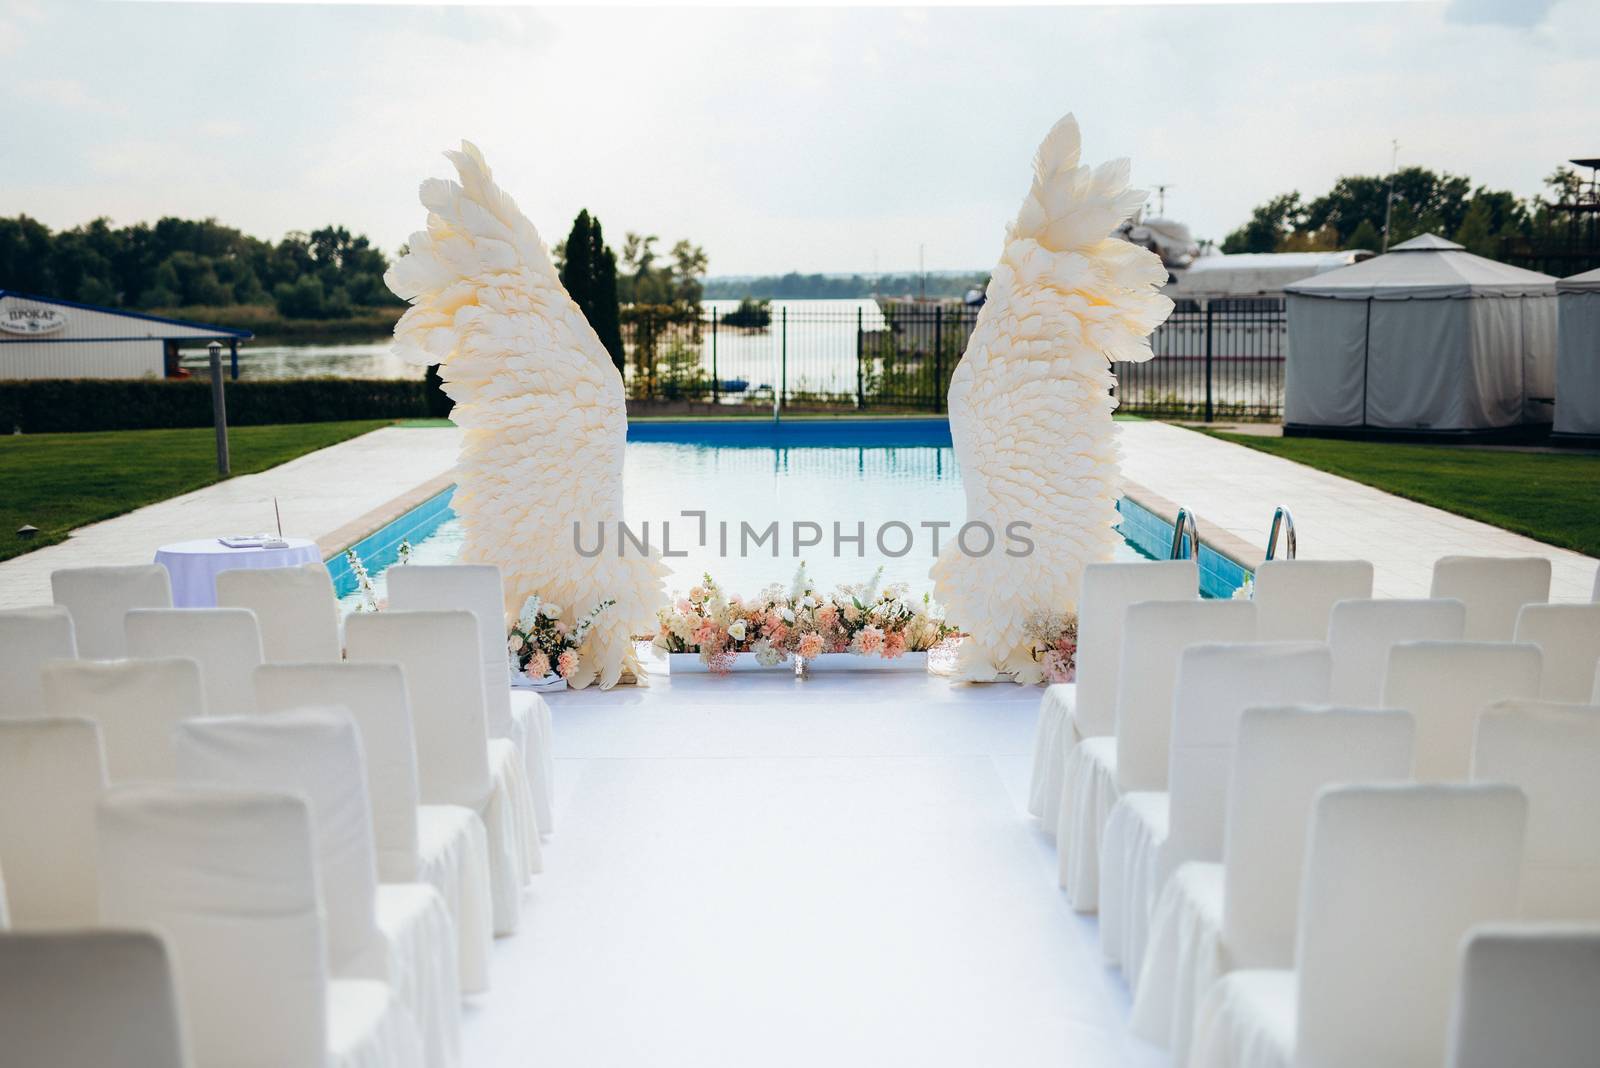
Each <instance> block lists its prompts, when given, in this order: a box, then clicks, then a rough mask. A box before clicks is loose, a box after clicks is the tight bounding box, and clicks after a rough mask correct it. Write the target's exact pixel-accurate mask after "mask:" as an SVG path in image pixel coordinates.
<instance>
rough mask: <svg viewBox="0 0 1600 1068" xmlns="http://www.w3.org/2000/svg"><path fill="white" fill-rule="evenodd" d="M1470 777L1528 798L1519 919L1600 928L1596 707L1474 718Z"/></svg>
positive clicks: (1495, 711) (1496, 711) (1521, 706)
mask: <svg viewBox="0 0 1600 1068" xmlns="http://www.w3.org/2000/svg"><path fill="white" fill-rule="evenodd" d="M1472 777H1473V779H1474V780H1477V781H1481V782H1508V783H1511V784H1512V785H1514V786H1519V787H1521V788H1522V791H1523V793H1525V794H1527V795H1528V838H1527V849H1526V851H1525V852H1524V854H1523V858H1522V913H1521V914H1522V916H1523V917H1524V918H1527V919H1533V920H1586V921H1594V922H1600V818H1597V816H1600V705H1561V704H1552V703H1548V702H1543V701H1503V702H1501V703H1499V704H1497V705H1494V706H1493V707H1491V708H1490V709H1488V710H1487V711H1486V712H1484V713H1483V715H1481V716H1479V717H1478V732H1477V741H1476V744H1475V745H1474V747H1473V754H1472Z"/></svg>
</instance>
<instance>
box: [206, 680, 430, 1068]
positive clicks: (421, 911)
mask: <svg viewBox="0 0 1600 1068" xmlns="http://www.w3.org/2000/svg"><path fill="white" fill-rule="evenodd" d="M176 746H177V752H178V766H179V773H180V775H182V776H183V777H185V778H187V779H189V780H190V781H193V782H212V783H221V784H224V785H229V786H253V787H259V788H262V789H267V790H284V791H287V792H289V793H294V794H298V795H300V796H302V797H304V798H305V799H306V801H307V802H308V803H309V804H310V806H311V828H312V835H313V840H314V842H315V845H316V850H317V869H318V872H319V878H318V888H319V892H320V895H321V900H322V903H323V914H324V916H325V917H326V918H327V932H328V953H329V969H330V971H331V973H332V974H333V975H334V976H335V977H336V978H341V979H378V980H381V981H384V982H387V983H389V984H390V985H391V986H393V987H394V990H395V993H396V994H397V995H399V997H400V1001H401V1003H402V1004H404V1005H405V1006H406V1007H407V1008H408V1009H410V1010H411V1014H412V1016H413V1018H414V1019H415V1020H416V1022H417V1025H418V1027H419V1029H420V1030H421V1034H422V1040H423V1049H424V1053H425V1056H426V1060H427V1063H428V1064H429V1065H434V1066H453V1065H455V1064H457V1063H459V1061H460V1059H461V988H460V984H459V983H458V982H457V974H458V967H457V956H458V953H457V949H456V943H455V934H454V929H453V927H452V925H451V922H450V917H449V912H448V910H447V909H446V906H445V903H444V900H443V899H442V898H441V897H440V896H439V894H438V892H437V891H436V890H434V889H433V888H432V887H431V886H425V885H421V884H416V883H411V882H406V883H398V884H394V885H391V886H387V887H380V886H379V885H378V872H377V855H376V851H375V850H374V848H373V844H372V813H371V809H370V803H369V799H368V797H367V790H366V772H365V769H364V768H363V767H362V763H363V762H362V757H361V734H360V731H359V729H358V728H357V727H356V724H355V722H354V720H352V719H351V717H350V715H349V713H347V712H346V711H345V710H344V709H327V710H315V709H302V710H299V711H294V712H281V713H278V714H276V715H271V716H252V717H240V718H233V719H211V720H196V721H194V722H191V723H185V724H183V725H181V726H180V727H179V728H178V732H177V737H176Z"/></svg>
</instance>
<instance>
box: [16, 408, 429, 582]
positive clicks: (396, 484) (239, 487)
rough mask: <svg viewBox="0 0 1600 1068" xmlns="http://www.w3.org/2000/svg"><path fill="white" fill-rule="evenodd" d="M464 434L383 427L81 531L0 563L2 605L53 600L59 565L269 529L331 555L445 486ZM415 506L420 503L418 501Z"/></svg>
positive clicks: (140, 557) (124, 558)
mask: <svg viewBox="0 0 1600 1068" xmlns="http://www.w3.org/2000/svg"><path fill="white" fill-rule="evenodd" d="M460 441H461V432H460V431H459V430H456V429H455V428H453V427H446V428H427V429H424V428H409V427H384V428H382V429H380V430H374V431H373V432H371V433H370V434H363V435H361V436H360V437H358V438H351V439H350V440H349V441H343V442H340V443H339V444H337V445H332V446H329V447H328V448H326V449H319V450H317V451H316V452H312V453H307V454H306V455H304V456H300V457H297V458H296V459H293V460H290V461H289V462H288V463H286V464H282V465H280V466H278V467H274V468H271V469H270V470H267V471H262V472H261V473H259V474H254V475H241V476H239V477H238V478H231V479H228V480H227V481H226V482H219V483H216V484H215V485H211V486H206V487H205V488H203V489H198V490H195V491H193V492H192V493H185V494H184V495H183V496H181V497H173V498H171V499H170V500H165V501H161V502H158V503H156V504H151V505H147V506H145V507H143V508H140V509H137V510H135V511H132V512H129V513H128V514H126V515H120V516H117V517H116V518H114V519H107V520H105V521H104V522H100V523H92V524H90V525H89V526H86V527H83V528H81V529H79V530H77V531H76V532H74V533H73V535H72V536H71V537H70V538H68V539H67V540H66V541H64V542H61V543H60V544H59V545H50V546H47V547H45V548H43V549H38V550H35V551H34V552H31V553H26V554H24V555H22V556H18V557H14V558H12V559H10V560H7V561H5V562H4V563H0V608H15V607H19V606H22V605H30V604H49V603H50V572H52V571H54V570H56V569H57V568H61V567H91V566H104V565H112V564H148V563H150V562H151V560H153V559H154V558H155V552H156V549H158V548H159V547H160V546H162V545H166V544H169V543H171V542H176V541H186V540H189V539H191V538H204V537H212V536H216V535H222V534H232V533H250V532H254V531H262V530H271V529H272V527H273V518H272V500H273V498H274V497H276V498H277V500H278V506H279V508H280V509H282V512H283V532H284V534H286V535H288V536H289V537H296V538H311V539H312V540H313V541H315V542H317V544H318V546H319V547H320V548H321V549H322V552H323V556H324V557H326V556H331V555H332V554H334V553H336V552H339V551H340V550H341V549H343V548H345V547H346V546H347V545H349V544H351V543H353V542H355V541H356V540H357V539H359V538H360V537H361V536H362V535H363V534H366V533H369V532H370V531H371V530H372V529H375V528H376V527H379V526H382V525H383V523H385V522H387V521H388V520H389V519H391V518H393V517H394V515H395V514H398V512H400V511H404V510H405V508H406V507H408V506H409V505H408V504H407V502H408V501H412V503H420V501H421V499H422V496H421V494H423V493H425V492H426V489H427V488H428V487H429V486H434V485H438V486H439V487H440V488H442V487H443V483H442V482H441V481H440V480H441V479H446V478H447V476H448V475H449V473H450V472H451V470H452V469H453V468H454V467H455V461H456V452H457V450H458V448H459V446H460ZM413 499H414V500H413Z"/></svg>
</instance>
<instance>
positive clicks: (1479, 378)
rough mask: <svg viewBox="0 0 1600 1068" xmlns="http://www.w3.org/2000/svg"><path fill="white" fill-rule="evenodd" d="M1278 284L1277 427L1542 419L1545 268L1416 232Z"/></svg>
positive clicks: (1398, 426) (1547, 319) (1452, 425)
mask: <svg viewBox="0 0 1600 1068" xmlns="http://www.w3.org/2000/svg"><path fill="white" fill-rule="evenodd" d="M1285 292H1286V293H1287V294H1288V312H1289V354H1288V366H1287V368H1286V373H1285V387H1284V393H1285V396H1284V424H1285V425H1286V426H1289V427H1307V428H1315V427H1350V428H1360V427H1365V428H1370V429H1382V430H1412V431H1469V432H1470V431H1483V430H1492V429H1497V428H1501V427H1510V426H1516V425H1518V424H1521V423H1548V422H1550V413H1551V408H1550V405H1551V402H1552V399H1553V398H1554V396H1555V349H1556V296H1555V279H1554V278H1552V277H1550V276H1549V275H1546V274H1540V273H1538V272H1537V271H1526V270H1523V269H1522V268H1520V267H1512V266H1510V265H1508V264H1504V263H1497V262H1495V261H1494V260H1488V259H1484V258H1483V257H1482V256H1474V255H1473V254H1472V253H1470V252H1467V251H1466V250H1465V249H1463V248H1462V247H1461V246H1460V245H1457V244H1455V243H1453V242H1450V241H1446V240H1445V239H1444V238H1441V237H1438V236H1435V235H1433V234H1424V235H1423V236H1421V237H1417V238H1413V239H1411V240H1410V241H1406V242H1404V243H1402V244H1399V245H1396V246H1395V247H1394V248H1392V249H1390V250H1389V253H1388V254H1387V255H1384V256H1378V257H1375V258H1373V259H1370V260H1366V261H1364V262H1362V263H1357V264H1355V265H1353V266H1350V267H1344V268H1341V269H1340V270H1337V271H1329V272H1328V273H1327V274H1322V275H1317V276H1316V277H1314V278H1308V279H1305V280H1304V281H1301V282H1296V283H1294V284H1293V285H1290V286H1287V287H1285Z"/></svg>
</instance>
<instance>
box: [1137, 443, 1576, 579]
mask: <svg viewBox="0 0 1600 1068" xmlns="http://www.w3.org/2000/svg"><path fill="white" fill-rule="evenodd" d="M1117 425H1118V426H1119V427H1120V428H1121V430H1122V452H1123V460H1122V468H1123V474H1124V475H1125V476H1126V477H1127V478H1128V479H1129V480H1130V481H1132V482H1135V483H1138V484H1139V485H1141V486H1144V487H1146V488H1147V489H1149V490H1151V491H1153V492H1155V493H1157V494H1160V495H1161V496H1162V497H1165V498H1167V499H1168V500H1170V501H1175V502H1176V503H1178V504H1180V505H1182V506H1184V507H1186V508H1188V509H1190V511H1192V512H1193V513H1194V514H1195V515H1196V516H1197V517H1198V518H1197V522H1198V525H1199V528H1200V540H1201V541H1203V542H1204V541H1210V540H1212V539H1213V538H1214V536H1215V534H1216V533H1217V532H1219V531H1220V532H1222V533H1224V534H1225V535H1227V536H1228V537H1229V538H1231V539H1238V541H1242V542H1244V543H1245V544H1246V545H1249V546H1251V547H1253V548H1254V549H1255V550H1256V556H1255V557H1254V558H1253V559H1251V560H1243V561H1241V563H1246V564H1252V563H1255V562H1256V561H1258V560H1259V559H1260V558H1261V556H1262V555H1263V554H1264V553H1265V552H1266V545H1267V533H1268V529H1269V528H1270V527H1271V526H1272V513H1273V510H1274V509H1275V508H1277V507H1278V506H1279V505H1282V506H1283V507H1285V508H1287V509H1289V511H1290V513H1292V514H1293V516H1294V521H1295V532H1296V535H1297V541H1298V552H1299V556H1300V558H1301V559H1306V560H1371V561H1372V564H1373V568H1374V571H1375V575H1374V583H1373V585H1374V593H1375V594H1376V595H1377V596H1379V597H1426V596H1427V595H1428V588H1429V585H1430V583H1431V582H1432V577H1433V563H1434V561H1435V560H1437V559H1438V558H1439V557H1441V556H1449V555H1453V554H1463V555H1469V556H1544V557H1548V558H1549V560H1550V564H1551V583H1550V598H1551V600H1553V601H1587V600H1589V598H1590V596H1591V595H1592V592H1593V590H1594V581H1595V568H1596V566H1597V565H1600V561H1596V560H1595V559H1594V558H1593V557H1589V556H1584V555H1583V554H1581V553H1575V552H1570V551H1568V550H1566V549H1557V548H1555V547H1554V546H1550V545H1546V544H1544V543H1543V542H1539V541H1535V540H1533V539H1532V538H1527V537H1524V536H1522V535H1521V534H1513V533H1511V532H1510V531H1507V530H1501V529H1500V528H1499V527H1495V526H1490V525H1489V524H1487V523H1480V522H1478V521H1477V520H1474V519H1466V518H1464V517H1462V516H1458V515H1454V514H1452V513H1450V512H1445V511H1441V510H1440V509H1438V508H1431V507H1429V506H1428V505H1425V504H1418V503H1416V502H1415V501H1408V500H1405V499H1404V498H1401V497H1396V496H1394V495H1392V494H1389V493H1384V492H1383V491H1382V490H1376V489H1373V488H1372V487H1370V486H1363V485H1362V484H1361V483H1359V482H1351V481H1350V480H1349V479H1345V478H1340V477H1338V476H1337V475H1330V474H1327V473H1326V472H1323V471H1318V470H1316V469H1314V468H1310V467H1305V466H1303V465H1301V464H1297V463H1294V462H1292V461H1289V460H1284V459H1281V458H1279V457H1276V456H1271V455H1268V454H1267V453H1263V452H1257V451H1256V450H1254V449H1247V448H1244V447H1243V446H1240V445H1234V444H1232V443H1230V442H1226V441H1220V440H1218V439H1216V438H1211V437H1207V436H1206V435H1204V434H1200V433H1196V432H1195V431H1192V430H1185V429H1183V428H1182V427H1176V426H1171V425H1168V424H1166V423H1154V422H1128V423H1119V424H1117Z"/></svg>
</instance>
